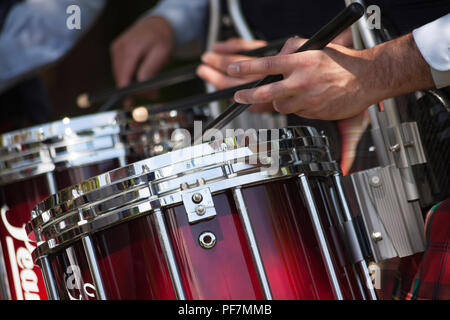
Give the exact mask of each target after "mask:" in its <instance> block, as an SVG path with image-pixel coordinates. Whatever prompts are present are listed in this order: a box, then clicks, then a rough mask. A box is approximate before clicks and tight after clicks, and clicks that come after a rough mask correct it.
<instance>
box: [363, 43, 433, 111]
mask: <svg viewBox="0 0 450 320" xmlns="http://www.w3.org/2000/svg"><path fill="white" fill-rule="evenodd" d="M367 56H368V60H369V61H370V62H371V65H370V68H368V70H367V72H368V74H367V78H366V79H371V80H369V81H368V85H366V86H365V87H366V88H367V90H370V93H369V94H370V95H372V98H373V100H374V101H372V102H373V103H375V102H377V101H380V100H383V99H386V98H391V97H395V96H399V95H403V94H407V93H409V92H414V91H417V90H424V89H429V88H433V87H434V82H433V78H432V76H431V72H430V67H429V65H428V64H427V62H426V61H425V60H424V58H423V56H422V55H421V53H420V51H419V49H418V48H417V45H416V43H415V41H414V38H413V36H412V34H408V35H405V36H403V37H401V38H398V39H395V40H392V41H389V42H386V43H383V44H380V45H378V46H376V47H374V48H372V49H368V50H367ZM361 81H365V80H364V78H362V79H361ZM375 100H377V101H375Z"/></svg>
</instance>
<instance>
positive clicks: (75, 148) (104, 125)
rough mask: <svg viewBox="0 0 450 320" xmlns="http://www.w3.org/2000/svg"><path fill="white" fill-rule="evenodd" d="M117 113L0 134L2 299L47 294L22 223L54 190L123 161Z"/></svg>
mask: <svg viewBox="0 0 450 320" xmlns="http://www.w3.org/2000/svg"><path fill="white" fill-rule="evenodd" d="M116 116H117V114H116V112H107V113H101V114H96V115H90V116H84V117H78V118H74V119H69V118H65V119H63V120H61V121H56V122H52V123H48V124H44V125H40V126H35V127H31V128H27V129H23V130H17V131H14V132H10V133H6V134H4V135H2V136H0V205H1V223H0V243H1V249H2V250H1V251H2V252H3V256H0V260H2V261H1V263H0V268H1V267H2V265H3V266H4V268H3V270H1V272H0V274H1V275H2V276H3V277H2V279H0V282H1V289H2V294H1V296H2V297H3V299H14V300H16V299H17V300H22V299H25V300H29V299H46V298H47V294H46V291H45V287H44V283H43V279H42V275H41V272H40V270H39V268H38V267H37V266H35V265H34V264H33V259H32V257H31V251H32V250H33V249H34V246H35V243H34V241H32V240H30V239H28V236H27V233H26V232H25V229H24V226H25V224H26V222H28V221H29V220H30V212H31V210H32V209H33V207H34V206H35V205H36V203H38V202H39V201H41V200H43V199H44V198H46V197H48V196H49V195H50V194H53V193H55V192H56V191H57V190H58V189H61V188H64V187H67V186H70V185H72V184H74V183H76V182H80V181H83V180H85V179H87V178H89V177H92V176H94V175H98V174H100V173H102V172H105V171H109V170H112V169H114V168H117V167H119V166H121V165H122V166H123V165H124V164H125V161H124V159H125V158H124V157H125V148H124V147H123V144H122V143H121V142H120V141H119V139H120V136H119V132H120V127H119V125H118V124H117V122H116ZM33 240H34V239H33Z"/></svg>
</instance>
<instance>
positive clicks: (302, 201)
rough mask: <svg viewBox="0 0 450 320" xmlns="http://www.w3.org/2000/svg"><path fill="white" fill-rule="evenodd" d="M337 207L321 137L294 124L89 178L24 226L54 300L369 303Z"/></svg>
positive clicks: (355, 249)
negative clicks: (34, 244)
mask: <svg viewBox="0 0 450 320" xmlns="http://www.w3.org/2000/svg"><path fill="white" fill-rule="evenodd" d="M266 133H267V134H269V136H268V137H266V138H265V137H264V135H265V134H266ZM272 169H276V170H272ZM345 210H348V209H347V205H346V203H345V197H344V195H343V193H342V187H341V186H340V176H339V169H338V165H337V164H336V162H334V161H333V160H332V159H331V158H330V157H329V149H328V144H327V139H326V138H325V137H323V136H320V135H319V134H318V133H317V132H316V130H314V129H313V128H309V127H296V128H288V129H276V130H268V131H264V134H261V133H260V134H259V135H256V134H255V135H250V136H248V135H247V136H235V137H229V138H226V139H225V140H218V141H215V142H213V143H209V144H202V145H196V146H193V147H189V148H185V149H181V150H175V151H172V152H169V153H166V154H163V155H159V156H156V157H152V158H150V159H146V160H143V161H139V162H136V163H134V164H132V165H129V166H126V167H123V168H119V169H116V170H113V171H110V172H108V173H105V174H103V175H99V176H97V177H94V178H91V179H89V180H86V181H84V182H82V183H80V184H77V185H74V186H72V187H70V188H66V189H64V190H61V191H60V192H58V193H57V194H55V195H53V196H51V197H49V198H47V199H45V200H44V201H42V202H41V203H39V204H38V205H37V206H36V207H35V209H34V211H33V219H32V220H31V221H30V222H29V223H28V227H27V230H28V231H29V232H30V234H38V235H39V236H40V237H41V239H42V241H41V242H40V243H39V245H38V247H37V248H36V250H35V251H34V253H33V255H34V258H35V259H36V260H37V262H38V263H40V264H41V265H43V264H44V263H48V264H49V265H50V266H51V268H49V269H46V277H47V280H48V284H49V288H51V290H54V292H53V296H54V297H55V298H59V299H174V298H180V299H185V298H187V299H263V298H267V299H273V298H274V299H361V298H370V297H372V295H373V292H372V291H373V288H371V286H370V285H369V287H368V288H367V287H366V283H365V282H366V281H367V279H368V274H367V272H365V273H364V272H363V273H360V272H359V271H358V270H357V268H356V267H355V266H357V265H358V264H359V263H360V262H361V260H362V258H361V256H362V254H361V249H360V247H359V243H358V240H357V239H356V235H355V232H354V230H353V229H352V222H351V221H348V220H346V218H345V216H346V215H345V213H344V211H345ZM362 262H363V263H365V262H364V261H362ZM365 271H367V270H365Z"/></svg>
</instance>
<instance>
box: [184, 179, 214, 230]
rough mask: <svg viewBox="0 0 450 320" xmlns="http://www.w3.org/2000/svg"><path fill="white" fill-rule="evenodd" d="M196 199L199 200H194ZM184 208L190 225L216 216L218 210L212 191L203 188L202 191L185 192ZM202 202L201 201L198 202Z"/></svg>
mask: <svg viewBox="0 0 450 320" xmlns="http://www.w3.org/2000/svg"><path fill="white" fill-rule="evenodd" d="M194 198H195V199H196V200H197V201H196V200H194ZM182 199H183V204H184V208H185V209H186V213H187V216H188V220H189V223H196V222H199V221H202V220H205V219H211V218H213V217H215V216H216V214H217V213H216V209H215V208H214V202H213V199H212V195H211V190H210V189H209V188H205V187H202V186H201V189H198V190H195V191H190V192H186V191H185V192H184V193H183V195H182ZM198 200H200V201H198Z"/></svg>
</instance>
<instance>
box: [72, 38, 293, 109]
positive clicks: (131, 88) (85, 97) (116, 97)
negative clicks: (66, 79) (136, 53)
mask: <svg viewBox="0 0 450 320" xmlns="http://www.w3.org/2000/svg"><path fill="white" fill-rule="evenodd" d="M289 38H290V37H285V38H282V39H278V40H275V41H272V42H270V43H269V44H268V45H267V46H264V47H261V48H257V49H253V50H249V51H244V52H239V53H236V54H242V55H246V56H264V55H274V54H276V53H277V52H278V51H279V50H280V49H281V48H282V46H283V45H284V43H285V42H286V41H287V40H288V39H289ZM200 64H201V62H195V63H194V64H190V65H187V66H184V67H181V68H177V69H175V70H170V71H167V72H163V73H160V74H159V75H157V76H155V77H153V78H150V79H148V80H145V81H142V82H133V83H131V84H130V85H128V86H126V87H123V88H113V89H108V90H104V91H101V92H98V93H94V94H87V93H83V94H81V95H79V96H78V98H77V105H78V107H80V108H89V107H91V106H92V105H94V104H96V103H99V102H102V101H107V103H105V104H104V105H102V107H101V110H99V111H106V110H109V109H110V108H111V107H113V106H114V105H116V104H117V103H118V102H120V101H121V100H122V99H124V98H125V97H127V96H129V95H131V94H133V93H136V92H139V91H143V90H151V89H158V88H162V87H168V86H171V85H174V84H177V83H181V82H185V81H189V80H193V79H196V78H197V74H196V70H197V67H198V66H199V65H200Z"/></svg>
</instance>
